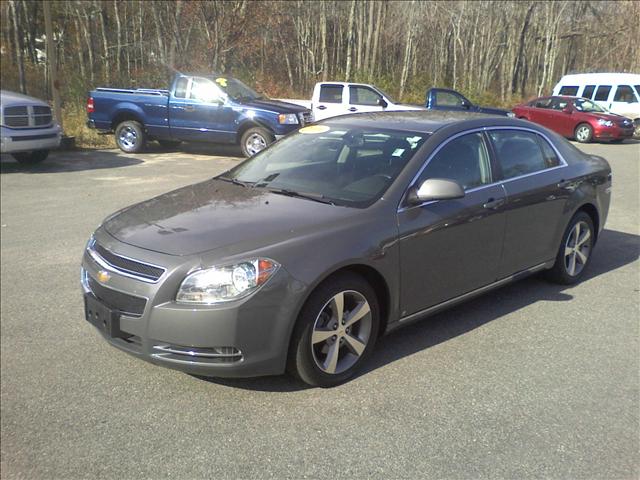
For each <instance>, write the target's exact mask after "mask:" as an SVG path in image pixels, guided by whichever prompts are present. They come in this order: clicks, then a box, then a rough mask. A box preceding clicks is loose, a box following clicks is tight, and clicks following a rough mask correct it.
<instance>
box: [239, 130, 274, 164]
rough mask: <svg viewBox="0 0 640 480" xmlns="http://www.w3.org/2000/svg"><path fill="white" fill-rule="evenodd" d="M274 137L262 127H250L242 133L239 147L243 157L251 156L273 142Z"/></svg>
mask: <svg viewBox="0 0 640 480" xmlns="http://www.w3.org/2000/svg"><path fill="white" fill-rule="evenodd" d="M274 140H275V139H274V138H273V135H271V133H269V131H267V130H265V129H264V128H262V127H252V128H250V129H249V130H247V131H246V132H244V133H243V134H242V137H241V139H240V148H241V149H242V154H243V155H244V156H245V157H252V156H254V155H255V154H256V153H258V152H260V151H262V150H264V149H265V148H267V147H268V146H269V145H271V144H272V143H273V141H274Z"/></svg>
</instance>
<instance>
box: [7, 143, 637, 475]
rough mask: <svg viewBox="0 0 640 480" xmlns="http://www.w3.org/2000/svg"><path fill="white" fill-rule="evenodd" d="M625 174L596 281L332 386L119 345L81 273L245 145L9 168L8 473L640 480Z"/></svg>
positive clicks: (463, 328)
mask: <svg viewBox="0 0 640 480" xmlns="http://www.w3.org/2000/svg"><path fill="white" fill-rule="evenodd" d="M580 148H583V149H584V150H585V151H587V152H590V153H596V154H599V155H603V156H604V157H606V158H607V159H608V160H609V161H610V163H611V166H612V168H613V202H612V206H611V211H610V215H609V220H608V222H607V224H606V230H605V232H604V233H603V234H602V237H601V238H600V241H599V243H598V245H597V247H596V250H595V252H594V257H593V262H592V264H591V265H590V270H589V272H588V278H587V279H586V280H585V281H584V282H582V283H581V284H579V285H577V286H573V287H560V286H557V285H552V284H549V283H546V282H545V281H544V280H543V279H541V278H539V277H532V278H529V279H526V280H524V281H521V282H519V283H516V284H513V285H510V286H507V287H505V288H502V289H500V290H497V291H494V292H492V293H490V294H487V295H485V296H484V297H481V298H479V299H476V300H473V301H471V302H469V303H466V304H464V305H462V306H459V307H457V308H454V309H452V310H449V311H447V312H444V313H441V314H439V315H437V316H434V317H431V318H430V319H427V320H424V321H422V322H419V323H417V324H413V325H411V326H408V327H407V328H405V329H402V330H399V331H397V332H396V333H393V334H391V335H389V336H387V337H384V338H383V339H382V340H381V341H380V343H379V344H378V347H377V350H376V352H375V353H374V356H373V358H372V361H371V362H370V364H369V365H368V368H367V369H366V371H365V372H364V373H362V374H361V375H360V376H358V377H357V378H356V379H354V380H352V381H350V382H348V383H346V384H344V385H342V386H339V387H337V388H333V389H316V388H307V387H306V386H304V385H302V384H300V383H298V382H296V381H294V380H292V379H290V378H288V377H284V376H283V377H266V378H258V379H244V380H224V381H223V380H203V379H199V378H196V377H193V376H189V375H186V374H183V373H180V372H176V371H172V370H168V369H164V368H161V367H157V366H154V365H151V364H148V363H145V362H142V361H139V360H136V359H135V358H132V357H130V356H128V355H127V354H125V353H123V352H120V351H118V350H116V349H115V348H113V347H110V346H109V345H108V344H107V343H105V342H104V341H103V340H102V339H101V337H100V336H99V334H98V333H97V332H96V331H95V330H94V329H93V327H92V326H90V325H89V324H88V323H87V322H86V321H85V320H84V319H83V307H82V297H81V293H80V286H79V264H80V258H81V256H82V251H83V247H84V245H85V242H86V241H87V239H88V237H89V235H90V234H91V232H92V231H93V230H94V229H95V228H96V227H97V225H98V224H99V223H100V221H101V220H102V219H103V218H104V217H105V216H106V215H108V214H109V213H111V212H113V211H115V210H117V209H119V208H122V207H124V206H126V205H129V204H131V203H134V202H138V201H141V200H144V199H147V198H149V197H151V196H153V195H157V194H160V193H163V192H166V191H169V190H172V189H175V188H178V187H180V186H183V185H187V184H190V183H193V182H196V181H200V180H204V179H206V178H208V177H211V176H213V175H215V174H217V173H219V172H221V171H223V170H225V169H227V168H229V167H231V166H233V165H235V164H237V162H238V161H240V159H239V158H237V157H234V155H237V151H235V150H234V149H217V150H212V149H211V148H209V147H206V148H205V147H199V148H195V147H187V148H186V149H184V150H179V151H176V152H162V151H161V150H160V149H157V150H155V151H152V152H150V153H146V154H141V155H126V154H123V153H121V152H119V151H116V150H100V151H79V152H57V153H54V154H52V155H51V157H50V158H49V159H48V160H47V161H46V162H45V163H43V164H42V165H39V166H37V167H33V168H25V167H22V166H20V165H18V164H16V163H14V162H13V161H12V160H11V159H10V158H9V157H4V156H3V157H2V160H1V165H0V167H1V173H0V189H1V197H0V200H1V229H0V235H1V256H0V265H1V272H0V280H1V290H0V293H1V302H0V303H1V322H0V328H1V330H0V334H1V343H0V346H1V351H0V374H1V375H0V387H1V392H0V400H1V404H0V427H1V432H0V445H1V446H0V452H1V458H0V468H1V472H0V475H1V477H2V478H6V479H13V478H26V479H52V478H60V479H63V478H64V479H75V478H126V479H129V478H131V479H140V478H165V477H172V478H319V477H324V478H445V479H468V478H491V479H495V478H513V479H525V478H541V477H545V478H557V479H569V478H575V479H578V478H580V479H596V478H598V479H631V478H638V477H639V476H640V454H639V452H640V440H639V438H640V423H639V416H640V415H639V414H640V328H639V318H640V262H639V261H638V255H639V251H640V213H639V212H640V190H639V185H640V167H639V166H640V143H638V142H634V143H625V144H621V145H588V146H580Z"/></svg>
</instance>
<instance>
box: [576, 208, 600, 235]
mask: <svg viewBox="0 0 640 480" xmlns="http://www.w3.org/2000/svg"><path fill="white" fill-rule="evenodd" d="M578 212H585V213H586V214H587V215H589V217H591V221H592V222H593V235H594V239H593V244H594V245H595V244H596V242H597V241H598V232H599V231H600V213H599V212H598V209H597V208H596V206H595V205H594V204H593V203H583V204H582V205H581V206H580V207H578V208H577V209H576V211H575V212H574V214H573V215H575V214H576V213H578Z"/></svg>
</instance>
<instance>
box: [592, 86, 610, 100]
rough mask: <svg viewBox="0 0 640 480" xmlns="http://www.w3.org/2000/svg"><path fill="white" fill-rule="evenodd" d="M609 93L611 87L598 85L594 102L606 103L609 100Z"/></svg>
mask: <svg viewBox="0 0 640 480" xmlns="http://www.w3.org/2000/svg"><path fill="white" fill-rule="evenodd" d="M610 91H611V85H600V86H599V87H598V90H597V91H596V96H595V98H594V100H596V101H600V102H606V101H607V99H608V98H609V92H610Z"/></svg>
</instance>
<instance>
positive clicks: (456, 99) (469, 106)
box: [424, 88, 514, 117]
mask: <svg viewBox="0 0 640 480" xmlns="http://www.w3.org/2000/svg"><path fill="white" fill-rule="evenodd" d="M424 106H425V107H426V108H427V109H429V110H448V111H458V112H477V113H486V114H488V115H502V116H505V117H513V116H514V115H513V113H512V112H510V111H509V110H503V109H502V108H494V107H480V106H478V105H474V104H473V103H471V102H470V101H469V100H468V99H467V98H466V97H465V96H464V95H462V94H461V93H460V92H456V91H455V90H451V89H449V88H430V89H429V90H427V95H426V100H425V105H424Z"/></svg>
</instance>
